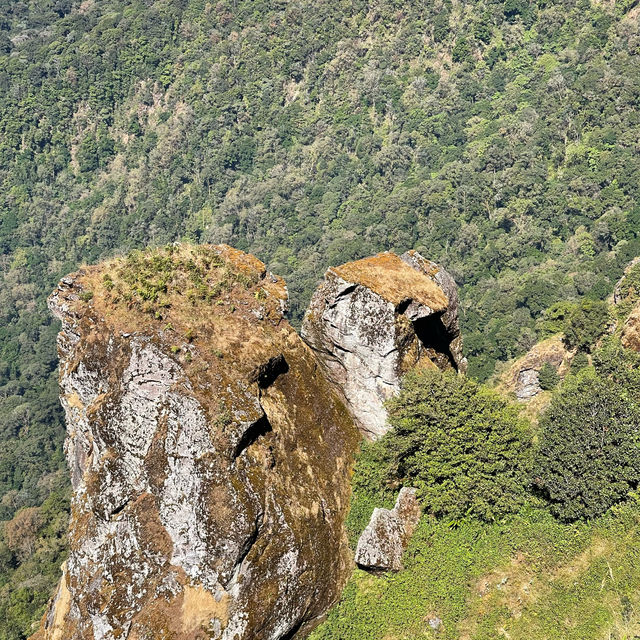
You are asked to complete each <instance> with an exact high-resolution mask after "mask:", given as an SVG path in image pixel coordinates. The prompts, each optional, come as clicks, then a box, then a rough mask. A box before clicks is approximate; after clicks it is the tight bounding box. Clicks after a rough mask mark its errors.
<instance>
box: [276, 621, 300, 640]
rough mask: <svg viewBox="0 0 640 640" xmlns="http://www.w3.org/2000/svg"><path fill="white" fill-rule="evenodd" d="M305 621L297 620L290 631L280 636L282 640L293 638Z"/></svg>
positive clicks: (291, 639)
mask: <svg viewBox="0 0 640 640" xmlns="http://www.w3.org/2000/svg"><path fill="white" fill-rule="evenodd" d="M304 623H305V621H304V620H298V622H296V623H295V624H294V625H293V627H291V629H289V631H287V633H285V634H284V635H283V636H282V637H281V638H280V640H293V638H295V636H296V634H297V633H298V631H300V629H301V628H302V625H303V624H304Z"/></svg>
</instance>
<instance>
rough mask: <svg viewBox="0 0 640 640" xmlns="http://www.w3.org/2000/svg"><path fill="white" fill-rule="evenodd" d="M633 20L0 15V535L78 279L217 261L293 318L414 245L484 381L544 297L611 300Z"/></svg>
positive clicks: (61, 3)
mask: <svg viewBox="0 0 640 640" xmlns="http://www.w3.org/2000/svg"><path fill="white" fill-rule="evenodd" d="M638 13H639V7H638V4H637V2H634V1H633V0H625V1H622V2H613V3H604V2H592V3H590V2H585V1H582V2H573V1H571V2H570V1H568V0H567V1H565V2H553V3H551V2H546V1H545V0H540V1H538V2H531V3H529V2H522V1H521V0H507V1H506V2H489V1H487V0H483V1H480V2H474V3H461V2H455V3H454V2H421V3H418V2H413V1H412V2H397V1H386V2H385V1H377V2H375V3H365V2H361V1H356V2H346V1H342V0H339V1H337V2H324V1H321V2H314V3H310V2H300V1H298V0H291V1H290V2H270V3H264V2H255V1H249V0H244V1H243V0H234V1H233V2H232V1H231V0H228V1H225V0H221V1H220V2H216V3H213V2H202V1H195V0H179V1H175V2H170V1H158V2H153V3H152V2H149V1H146V2H142V1H127V2H124V1H116V0H85V1H84V2H78V1H72V0H57V1H55V2H44V1H40V0H39V1H36V2H30V3H22V2H11V1H10V0H2V2H1V3H0V89H1V90H0V280H1V282H0V438H1V439H2V442H3V444H4V446H3V448H2V451H1V452H0V492H2V494H3V495H5V496H8V497H6V498H5V499H3V500H2V502H0V509H1V511H2V512H1V514H0V517H2V518H4V519H9V518H11V517H12V516H13V515H14V513H15V512H16V510H17V509H19V508H21V507H24V506H29V505H37V504H40V503H41V502H42V500H44V499H45V498H46V496H47V494H48V493H49V491H50V488H51V486H52V483H53V484H55V482H57V480H55V478H58V476H56V475H54V476H52V475H51V474H56V473H57V472H58V471H59V470H60V469H61V467H62V465H63V462H62V452H61V442H62V435H63V428H62V423H61V412H60V409H59V407H58V405H57V399H56V383H55V372H54V369H55V366H56V364H55V363H56V357H55V348H54V336H55V333H56V327H55V326H53V324H52V320H51V319H50V318H49V316H48V314H47V312H46V309H45V304H44V300H45V297H46V294H47V293H48V292H49V291H50V290H51V288H52V287H53V285H54V284H55V282H56V281H57V280H58V279H59V277H60V276H61V275H63V274H64V273H66V272H69V271H71V270H73V269H74V268H76V267H77V266H78V264H80V263H82V262H83V261H92V262H93V261H96V260H97V259H98V258H100V257H102V256H104V255H108V254H112V253H115V252H119V251H124V250H128V249H131V248H133V247H136V246H142V245H146V244H162V243H165V242H167V241H171V240H175V239H177V238H180V237H185V238H188V239H191V240H196V241H212V242H229V243H231V244H233V245H234V246H237V247H239V248H241V249H246V250H249V251H251V252H252V253H254V254H256V255H257V256H258V257H260V258H261V259H262V260H264V261H265V262H267V263H268V265H269V267H270V268H272V269H273V270H274V271H276V272H278V273H280V274H281V275H283V276H284V277H285V278H286V280H287V282H288V283H289V286H290V290H291V294H292V300H293V305H292V307H293V309H292V313H293V317H294V319H299V318H300V316H301V311H302V309H304V307H305V306H306V303H307V301H308V298H309V297H310V294H311V292H312V290H313V287H314V285H315V282H316V280H317V278H319V277H320V276H321V274H322V273H323V272H324V270H325V268H326V267H327V266H328V265H330V264H340V263H342V262H345V261H348V260H351V259H356V258H360V257H362V256H364V255H369V254H373V253H376V252H378V251H380V250H384V249H393V250H396V251H399V252H401V251H404V250H406V249H411V248H416V249H418V250H422V251H423V252H424V253H425V255H429V257H430V258H432V259H434V260H436V261H438V262H439V263H441V264H443V265H444V266H445V268H447V269H448V270H449V271H450V272H451V273H452V275H454V277H455V278H456V279H457V281H458V284H459V285H460V286H461V300H462V309H463V313H462V318H461V321H462V325H463V326H462V328H463V333H464V335H465V343H466V346H467V355H468V356H469V360H470V372H471V374H473V375H475V376H477V377H479V378H486V377H487V376H489V375H490V374H491V372H492V370H493V366H494V363H495V362H496V361H497V360H506V359H509V358H511V357H513V356H514V355H517V354H519V353H523V352H524V351H526V350H527V349H528V348H530V347H531V346H532V345H533V344H534V343H535V341H536V339H537V337H538V334H539V333H540V318H541V314H542V313H543V311H544V310H545V309H546V308H547V307H549V306H550V305H552V304H553V303H554V302H556V301H559V300H566V299H574V298H577V297H579V296H588V297H593V298H598V299H603V298H605V297H606V296H607V295H608V294H609V293H610V292H611V291H612V289H613V285H614V283H615V281H616V280H617V279H618V277H619V276H620V274H621V272H622V268H623V266H624V265H625V264H626V263H627V262H628V260H629V259H630V258H631V257H633V256H635V255H637V254H640V241H639V240H638V237H637V233H638V229H639V228H640V191H639V186H638V185H640V179H639V178H640V156H639V155H638V153H637V151H638V146H639V144H640V140H639V134H638V130H639V129H638V118H639V116H638V113H639V111H638V106H639V102H640V57H639V53H640V35H639V29H638ZM52 478H53V479H54V480H55V481H54V480H52ZM12 553H13V552H12ZM7 562H8V564H7V566H9V567H12V566H15V565H16V563H18V564H19V563H20V562H23V559H21V558H17V557H16V556H15V554H14V555H12V556H10V557H9V560H8V561H7ZM8 570H10V569H8ZM25 589H27V593H31V592H29V589H32V587H30V586H28V584H27V586H25ZM27 599H28V598H27ZM19 633H21V632H19ZM15 637H20V636H19V635H18V636H15Z"/></svg>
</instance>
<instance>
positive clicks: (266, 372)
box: [33, 246, 358, 640]
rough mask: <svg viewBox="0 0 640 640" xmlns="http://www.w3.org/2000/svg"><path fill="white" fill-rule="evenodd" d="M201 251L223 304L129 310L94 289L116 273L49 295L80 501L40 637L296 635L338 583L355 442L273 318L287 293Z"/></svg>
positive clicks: (236, 261)
mask: <svg viewBox="0 0 640 640" xmlns="http://www.w3.org/2000/svg"><path fill="white" fill-rule="evenodd" d="M190 251H191V250H190V249H189V248H181V249H179V250H177V254H176V255H177V256H178V257H177V258H175V259H176V260H178V258H180V259H181V260H182V262H181V263H180V264H186V265H187V266H188V268H191V266H190V265H191V262H190V261H191V260H192V258H193V256H192V255H191V254H190V253H189V252H190ZM209 251H211V252H212V254H214V258H215V261H213V263H214V264H215V269H214V268H213V267H212V273H211V276H210V277H211V282H210V281H209V277H208V276H207V281H206V284H207V286H209V285H211V290H212V291H216V292H218V293H216V295H217V296H218V297H217V299H212V300H209V298H207V299H206V301H205V302H202V303H198V304H197V305H196V304H194V303H193V302H189V301H188V300H187V299H186V296H184V299H183V296H182V295H181V294H180V293H176V294H175V296H174V297H173V298H171V299H170V300H169V303H168V304H167V305H163V306H161V307H159V311H152V312H142V311H140V310H139V309H137V308H132V307H131V304H129V305H127V304H123V303H122V301H118V299H116V298H115V297H114V296H115V294H114V293H110V292H109V291H108V290H107V288H106V287H103V286H102V285H101V283H103V282H111V280H110V278H111V275H110V274H112V273H115V272H117V269H118V268H119V267H118V263H117V261H112V262H111V263H105V264H103V265H99V266H97V267H89V268H87V269H84V270H82V271H80V272H78V273H76V274H73V275H72V276H69V277H67V278H65V279H63V280H62V281H61V283H60V285H59V286H58V288H57V289H56V291H55V292H54V293H53V295H52V296H51V298H50V301H49V304H50V308H51V310H52V312H53V313H54V314H55V315H56V316H57V317H58V318H60V319H61V321H62V331H61V332H60V334H59V338H58V349H59V356H60V389H61V400H62V404H63V407H64V410H65V413H66V421H67V439H66V445H65V447H66V455H67V459H68V463H69V467H70V470H71V476H72V484H73V490H74V495H73V501H72V516H71V524H70V556H69V559H68V561H67V563H66V565H65V567H64V572H63V577H62V579H61V581H60V584H59V587H58V590H57V593H56V595H55V597H54V598H53V600H52V601H51V603H50V605H49V609H48V611H47V613H46V614H45V616H44V618H43V621H42V625H41V628H40V630H39V631H38V632H37V633H36V634H35V636H33V638H34V640H36V639H37V640H116V639H118V640H125V639H126V640H143V639H145V640H156V639H160V638H165V639H169V638H171V639H173V640H191V639H193V640H195V639H200V638H202V639H205V638H207V639H219V640H245V639H246V640H249V639H252V640H253V639H255V640H263V639H264V640H280V639H284V638H286V639H287V640H292V639H293V638H297V637H301V636H303V635H304V634H305V633H306V632H308V631H309V630H310V629H311V628H312V627H313V626H314V625H315V624H316V623H317V622H318V621H319V619H320V618H321V616H322V615H323V614H324V613H325V611H326V610H327V609H328V608H329V607H330V606H331V605H332V604H333V603H334V602H335V601H336V599H337V597H338V596H339V594H340V591H341V589H342V586H343V585H344V582H345V581H346V579H347V576H348V572H349V565H350V559H349V552H348V547H347V540H346V535H345V532H344V527H343V524H344V519H345V515H346V510H347V508H348V500H349V492H350V488H349V469H350V467H351V465H352V460H353V452H354V450H355V448H356V446H357V439H358V434H357V430H356V429H355V427H354V425H353V422H352V419H351V417H350V416H349V414H348V412H347V410H346V408H345V407H344V404H343V403H342V401H341V400H340V399H339V398H338V397H337V396H336V394H335V393H334V391H333V390H332V389H331V387H330V385H329V384H328V383H327V382H326V380H325V379H324V376H323V375H322V372H321V371H320V370H319V368H318V367H317V363H316V360H315V357H314V355H313V353H312V352H311V350H310V349H309V348H308V347H306V346H305V345H304V343H303V342H302V341H301V340H300V339H299V337H298V336H297V335H296V333H295V331H294V330H293V329H292V328H291V326H290V325H289V324H288V323H287V322H286V320H284V319H283V316H282V309H283V307H284V305H283V300H285V299H286V289H285V286H284V282H283V281H282V280H281V279H279V278H276V277H274V276H272V275H271V274H269V273H267V272H266V271H265V269H264V265H262V263H260V262H259V261H258V260H256V259H255V258H253V257H251V256H247V255H246V254H242V253H241V252H237V251H234V250H232V249H230V248H229V247H224V246H220V247H213V248H210V249H209ZM183 254H184V255H183ZM172 255H173V254H172ZM174 257H175V256H174ZM172 259H173V258H172ZM194 259H195V258H194ZM216 274H218V275H216ZM229 274H231V275H232V276H233V277H231V276H230V275H229ZM218 277H220V278H223V277H224V278H225V280H224V282H225V283H226V284H225V287H226V288H221V287H218V286H217V282H214V280H215V279H216V278H218ZM229 283H231V284H229ZM110 286H113V283H111V285H110ZM116 290H117V287H116ZM219 291H223V293H219ZM88 292H90V295H89V293H88ZM158 316H162V317H161V318H160V319H159V318H158ZM185 336H188V337H185Z"/></svg>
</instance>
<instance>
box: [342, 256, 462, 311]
mask: <svg viewBox="0 0 640 640" xmlns="http://www.w3.org/2000/svg"><path fill="white" fill-rule="evenodd" d="M330 271H331V272H333V273H335V274H336V275H337V276H339V277H340V278H342V279H343V280H346V281H347V282H354V283H357V284H361V285H363V286H365V287H367V288H369V289H371V290H372V291H373V292H375V293H377V294H378V295H379V296H380V297H382V298H384V299H385V300H388V301H389V302H392V303H393V304H396V305H398V304H400V303H401V302H404V301H405V300H415V301H416V302H419V303H420V304H424V305H426V306H428V307H429V308H431V309H433V310H434V311H444V310H445V309H446V308H447V306H448V304H449V301H448V299H447V296H446V295H445V293H444V292H443V291H442V289H441V288H440V287H439V286H438V285H437V284H436V283H435V282H433V280H431V279H430V278H428V277H427V276H426V275H424V274H422V273H420V272H418V271H416V270H415V269H413V268H411V267H410V266H409V265H408V264H406V263H405V262H403V261H402V260H401V259H400V258H399V257H398V256H397V255H396V254H395V253H390V252H386V253H379V254H378V255H376V256H372V257H371V258H364V259H362V260H356V261H355V262H347V263H346V264H343V265H342V266H340V267H333V268H332V269H330Z"/></svg>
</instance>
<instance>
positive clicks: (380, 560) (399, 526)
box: [355, 488, 420, 571]
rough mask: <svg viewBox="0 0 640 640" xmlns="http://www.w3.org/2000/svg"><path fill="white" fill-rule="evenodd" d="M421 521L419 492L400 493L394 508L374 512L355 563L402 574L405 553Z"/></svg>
mask: <svg viewBox="0 0 640 640" xmlns="http://www.w3.org/2000/svg"><path fill="white" fill-rule="evenodd" d="M419 520H420V505H419V504H418V500H417V498H416V490H415V489H409V488H403V489H401V490H400V493H399V495H398V498H397V500H396V504H395V506H394V508H393V509H391V510H389V509H374V511H373V515H372V516H371V520H370V521H369V524H368V525H367V527H366V529H365V530H364V531H363V533H362V535H361V536H360V539H359V540H358V545H357V547H356V554H355V561H356V564H357V565H358V566H360V567H362V568H363V569H368V570H372V571H400V570H401V569H402V554H403V553H404V550H405V549H406V547H407V545H408V543H409V540H410V538H411V535H412V534H413V532H414V530H415V527H416V525H417V524H418V521H419Z"/></svg>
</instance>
